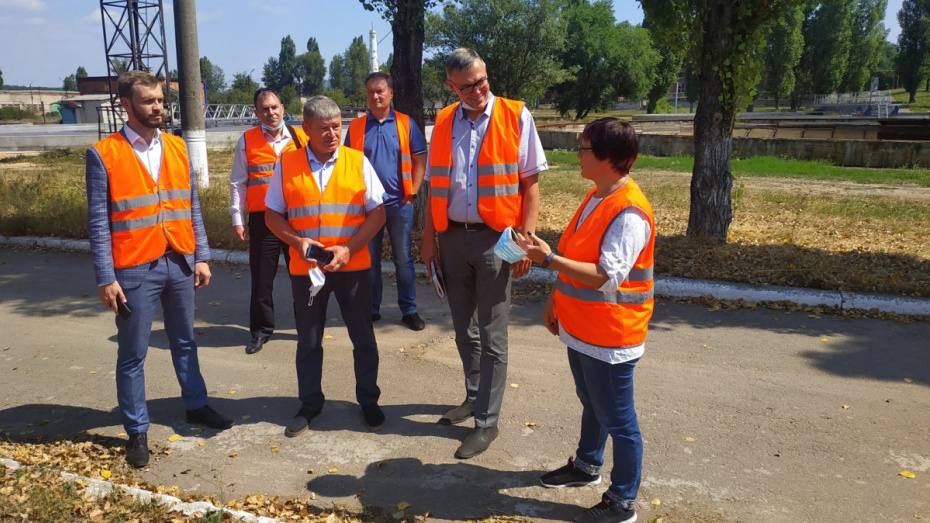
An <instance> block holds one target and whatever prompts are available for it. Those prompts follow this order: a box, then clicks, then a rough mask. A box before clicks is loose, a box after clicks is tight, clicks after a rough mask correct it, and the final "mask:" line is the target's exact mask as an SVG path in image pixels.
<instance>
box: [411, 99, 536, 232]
mask: <svg viewBox="0 0 930 523" xmlns="http://www.w3.org/2000/svg"><path fill="white" fill-rule="evenodd" d="M496 100H497V97H496V96H494V95H493V94H491V93H488V104H487V106H486V107H485V108H484V112H483V113H481V114H480V115H478V120H477V121H472V120H471V118H469V117H468V115H467V114H466V113H465V109H464V108H463V107H462V105H461V104H459V108H458V109H457V110H456V112H455V116H454V118H453V120H452V170H451V173H450V176H451V179H450V180H449V204H448V211H447V212H448V217H449V219H450V220H452V221H456V222H467V223H478V222H483V221H484V220H482V219H481V216H480V215H479V214H478V152H479V151H480V150H481V143H482V142H483V141H484V136H485V135H486V134H487V132H488V125H489V123H490V121H491V111H492V110H493V108H494V103H495V101H496ZM433 139H434V140H435V139H437V137H436V136H435V135H434V136H433ZM427 165H429V160H427ZM547 169H549V164H548V163H547V161H546V153H545V151H543V147H542V142H541V141H540V140H539V133H537V132H536V123H535V121H533V115H531V114H530V112H529V110H528V109H527V108H526V106H525V105H524V106H523V110H522V111H521V112H520V152H519V157H518V159H517V172H518V173H519V174H520V178H526V177H528V176H532V175H534V174H537V173H539V172H542V171H545V170H547ZM425 179H426V180H427V181H429V179H430V178H429V169H427V170H426V176H425Z"/></svg>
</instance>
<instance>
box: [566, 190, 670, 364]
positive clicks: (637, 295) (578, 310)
mask: <svg viewBox="0 0 930 523" xmlns="http://www.w3.org/2000/svg"><path fill="white" fill-rule="evenodd" d="M594 192H595V189H592V190H591V192H589V193H588V196H587V197H586V198H585V200H584V202H583V203H582V204H581V205H580V206H579V207H578V211H576V212H575V216H574V217H573V218H572V221H571V222H570V223H569V225H568V227H567V228H566V230H565V232H564V233H563V234H562V239H561V240H560V241H559V249H558V250H559V252H563V253H564V256H565V257H566V258H568V259H571V260H576V261H580V262H585V263H595V264H596V263H598V262H599V261H600V248H601V244H602V242H603V238H604V235H605V234H606V233H607V230H608V229H609V228H610V225H611V224H612V223H613V222H614V220H616V219H617V217H618V216H619V215H620V213H621V212H623V211H624V210H626V209H629V208H635V209H637V210H638V212H639V213H640V214H641V215H642V216H644V217H645V218H646V220H647V221H648V222H649V229H650V237H649V241H648V242H647V244H646V246H645V247H644V248H643V251H642V252H641V253H640V254H639V256H638V257H637V258H636V261H635V263H634V264H633V268H632V269H631V270H630V272H629V274H628V275H627V277H626V279H625V280H624V281H623V282H621V283H620V285H619V287H618V288H617V290H616V291H611V292H603V291H600V290H598V289H596V288H593V287H591V286H589V285H585V284H582V283H580V282H578V281H575V280H572V279H571V278H569V277H567V276H565V275H561V274H560V275H559V278H558V281H557V282H556V286H555V315H556V318H558V320H559V325H560V326H561V327H562V328H563V329H565V331H566V332H567V333H569V334H570V335H572V336H573V337H575V338H577V339H579V340H581V341H583V342H585V343H587V344H589V345H594V346H599V347H607V348H624V347H635V346H637V345H640V344H642V343H643V342H644V341H645V340H646V333H647V332H648V326H649V319H650V318H651V317H652V311H653V308H654V304H655V301H654V289H653V270H654V268H653V264H654V261H653V255H654V252H655V220H654V218H653V215H652V207H651V206H650V205H649V201H648V200H646V197H645V195H643V193H642V191H641V190H640V189H639V186H638V185H636V183H635V182H634V181H633V180H632V179H628V180H627V183H626V184H625V185H624V186H623V187H621V188H619V189H617V190H616V191H614V192H613V193H612V194H610V195H608V196H607V197H606V198H604V199H603V200H602V201H601V202H600V203H598V204H597V206H596V207H595V208H594V210H593V211H591V214H590V215H589V216H588V218H587V219H586V220H585V221H584V222H583V223H582V224H581V225H580V226H579V225H578V220H579V217H580V215H581V212H582V211H583V209H584V208H585V206H586V205H587V204H588V201H589V200H590V199H591V197H592V196H593V195H594Z"/></svg>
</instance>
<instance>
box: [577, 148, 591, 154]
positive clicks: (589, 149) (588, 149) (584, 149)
mask: <svg viewBox="0 0 930 523" xmlns="http://www.w3.org/2000/svg"><path fill="white" fill-rule="evenodd" d="M593 150H594V148H593V147H579V148H578V154H581V151H593Z"/></svg>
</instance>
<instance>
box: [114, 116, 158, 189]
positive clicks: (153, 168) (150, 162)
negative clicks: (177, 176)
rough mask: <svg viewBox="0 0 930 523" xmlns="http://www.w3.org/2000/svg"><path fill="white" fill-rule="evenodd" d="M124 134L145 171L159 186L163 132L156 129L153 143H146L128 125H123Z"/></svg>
mask: <svg viewBox="0 0 930 523" xmlns="http://www.w3.org/2000/svg"><path fill="white" fill-rule="evenodd" d="M123 134H125V135H126V139H127V140H128V141H129V145H131V146H132V150H133V151H135V153H136V157H137V158H139V161H141V162H142V165H144V166H145V169H146V170H147V171H148V172H149V174H150V175H152V179H153V180H155V184H156V185H157V184H158V173H159V172H161V152H162V145H161V130H159V129H155V137H154V138H152V143H146V142H145V138H142V137H141V136H139V133H137V132H135V131H133V130H132V128H131V127H129V126H128V125H123Z"/></svg>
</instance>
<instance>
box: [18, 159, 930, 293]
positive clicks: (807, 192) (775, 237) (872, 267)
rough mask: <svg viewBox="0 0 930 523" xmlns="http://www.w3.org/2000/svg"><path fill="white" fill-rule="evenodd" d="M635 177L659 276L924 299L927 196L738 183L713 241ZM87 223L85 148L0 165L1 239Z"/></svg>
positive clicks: (67, 231)
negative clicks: (650, 222) (650, 221)
mask: <svg viewBox="0 0 930 523" xmlns="http://www.w3.org/2000/svg"><path fill="white" fill-rule="evenodd" d="M232 157H233V153H232V150H212V151H210V152H209V161H210V172H211V176H210V178H211V184H210V187H209V188H206V189H203V190H201V200H202V206H203V210H204V221H205V223H206V226H207V233H208V237H209V238H210V244H211V245H212V246H213V247H217V248H224V249H238V250H244V249H245V248H246V245H245V244H243V243H242V242H239V241H238V240H236V239H235V237H234V236H233V234H232V228H231V226H230V222H229V214H228V211H227V207H228V205H229V185H228V173H229V171H230V168H231V166H232ZM571 158H572V157H571V155H566V154H565V153H564V152H561V153H559V152H555V153H552V159H553V160H552V163H553V164H554V165H552V167H553V168H552V169H551V170H550V171H547V172H545V173H543V174H542V175H541V177H540V187H541V193H542V202H541V206H540V223H539V227H538V229H539V230H538V234H539V235H540V236H541V237H542V238H544V239H545V240H546V241H548V242H550V243H551V244H553V245H555V244H557V242H558V238H559V236H560V234H561V232H562V230H563V228H564V227H565V225H566V224H567V223H568V221H569V219H570V218H571V215H572V213H574V211H575V209H576V208H577V207H578V204H579V203H580V202H581V199H582V198H583V196H584V194H585V193H586V192H587V190H588V188H589V187H590V185H589V183H588V182H586V181H585V180H583V179H581V178H580V176H579V175H578V170H577V167H576V166H574V165H572V163H571ZM556 162H561V165H556ZM644 163H645V162H644ZM794 176H797V173H795V174H794ZM633 177H634V178H635V179H636V180H637V182H638V183H639V184H640V185H641V186H642V187H643V190H644V191H645V192H646V195H647V196H648V197H649V199H650V201H651V202H652V204H653V206H654V208H655V214H656V228H657V233H658V240H657V248H658V251H657V254H656V269H657V274H658V275H660V276H676V277H687V278H701V279H716V280H726V281H735V282H745V283H752V284H756V285H787V286H793V287H807V288H817V289H833V290H847V291H853V292H878V293H887V294H896V295H906V296H924V297H926V296H930V242H928V241H927V238H930V210H928V209H930V188H927V187H920V186H917V185H913V184H907V183H901V182H896V183H888V184H868V185H866V184H859V183H852V182H843V181H823V180H799V179H797V178H772V177H770V176H768V175H767V176H765V177H754V176H751V175H750V174H745V173H744V174H737V179H736V180H735V182H734V193H733V202H734V205H733V207H734V211H733V215H734V219H733V224H732V226H731V227H730V237H729V241H728V242H727V243H726V244H718V243H715V242H708V241H700V240H695V239H691V238H687V237H685V235H684V233H685V230H686V228H687V220H688V208H689V187H688V186H689V180H690V174H688V173H682V172H673V171H664V170H637V169H635V168H634V171H633ZM85 216H86V202H85V197H84V159H83V151H79V150H55V151H50V152H48V153H45V154H42V155H39V156H7V157H5V158H0V234H3V235H6V236H20V235H37V236H60V237H66V238H85V237H86V232H85V230H84V224H85ZM415 235H416V233H415ZM419 243H420V239H419V237H415V238H414V250H415V251H416V250H417V247H418V245H419ZM385 253H386V256H389V255H390V254H389V253H390V249H385ZM415 254H418V253H415Z"/></svg>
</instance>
